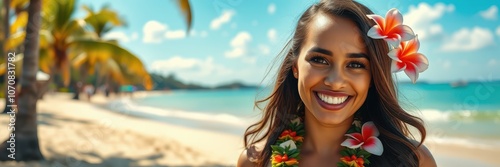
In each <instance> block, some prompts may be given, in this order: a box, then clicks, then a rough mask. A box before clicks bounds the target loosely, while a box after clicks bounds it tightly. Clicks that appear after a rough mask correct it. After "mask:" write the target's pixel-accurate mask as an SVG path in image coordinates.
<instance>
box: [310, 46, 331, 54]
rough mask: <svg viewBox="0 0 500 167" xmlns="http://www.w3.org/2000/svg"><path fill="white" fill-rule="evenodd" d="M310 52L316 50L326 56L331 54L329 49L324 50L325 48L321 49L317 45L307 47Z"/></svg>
mask: <svg viewBox="0 0 500 167" xmlns="http://www.w3.org/2000/svg"><path fill="white" fill-rule="evenodd" d="M310 52H318V53H322V54H325V55H328V56H333V54H332V51H329V50H326V49H323V48H320V47H317V46H316V47H313V48H311V49H309V53H310Z"/></svg>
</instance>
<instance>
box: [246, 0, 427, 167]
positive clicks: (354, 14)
mask: <svg viewBox="0 0 500 167" xmlns="http://www.w3.org/2000/svg"><path fill="white" fill-rule="evenodd" d="M318 13H323V14H327V15H332V16H339V17H344V18H348V19H350V20H352V21H353V22H354V23H355V24H356V25H357V27H358V28H359V31H360V32H361V33H360V34H361V37H362V40H363V41H364V43H365V44H366V50H367V52H368V56H369V60H370V66H371V75H372V84H373V85H372V86H371V88H370V89H369V91H368V97H367V98H366V100H365V102H364V104H363V105H362V106H361V108H360V109H359V110H358V111H357V112H356V114H357V115H358V116H359V117H361V119H362V120H364V121H368V120H370V121H373V122H374V123H375V125H376V126H377V128H378V129H379V131H380V136H379V138H380V140H381V141H382V143H383V144H384V154H383V155H382V156H371V157H370V158H369V160H370V161H371V163H370V166H412V167H413V166H418V164H419V163H418V160H419V159H418V156H417V155H418V154H417V152H416V150H417V148H418V147H419V146H420V145H421V143H422V142H423V141H424V139H425V136H426V131H425V128H424V126H423V122H422V120H421V119H420V118H418V117H415V116H412V115H410V114H408V113H407V112H406V111H405V110H404V109H403V108H401V106H400V105H399V102H398V98H397V92H396V85H395V82H394V81H393V78H392V77H393V76H392V73H391V69H390V67H391V59H390V58H389V56H387V53H388V52H389V47H388V45H387V43H386V42H385V41H384V40H380V39H371V38H369V37H368V36H367V35H366V32H368V30H369V29H370V27H372V26H373V25H374V24H375V23H374V22H373V21H372V20H370V19H369V18H367V17H366V15H367V14H373V12H372V11H371V10H370V9H368V8H367V7H366V6H364V5H362V4H360V3H358V2H356V1H352V0H325V1H321V2H319V3H317V4H314V5H312V6H311V7H309V8H308V9H307V10H306V11H305V12H304V13H303V14H302V16H301V17H300V19H299V20H298V23H297V26H296V28H295V32H294V34H293V37H292V39H291V40H290V41H289V42H288V43H287V45H286V46H285V48H284V49H283V50H282V53H284V54H281V55H282V56H284V58H283V61H282V63H281V65H280V67H279V69H278V74H277V76H276V80H275V81H274V82H275V83H274V88H273V90H272V92H271V94H270V95H269V96H268V97H266V98H264V99H262V100H258V101H256V102H255V105H256V106H257V107H258V106H259V104H263V103H265V107H264V108H263V109H262V110H263V114H262V119H261V120H260V121H258V122H257V123H255V124H252V125H251V126H250V127H248V128H247V130H246V132H245V135H244V145H245V147H249V146H250V145H253V144H255V143H258V142H262V141H265V140H266V139H267V141H266V144H265V147H264V148H263V149H262V151H261V152H260V154H259V155H258V157H257V165H258V166H268V165H269V161H270V160H269V159H270V156H271V148H270V145H272V144H273V143H275V141H276V139H277V138H278V136H279V135H280V134H281V132H282V131H283V130H284V128H285V127H287V126H288V124H289V120H290V119H291V118H292V117H293V116H294V115H297V114H298V115H299V116H303V112H304V105H303V102H302V100H301V99H300V97H299V93H298V87H297V80H296V79H295V78H294V76H293V72H292V66H293V65H294V64H295V62H296V60H297V58H298V56H299V53H300V49H301V47H302V45H303V42H304V40H305V39H306V35H307V34H306V32H307V28H308V24H309V23H310V22H311V21H312V20H313V18H314V17H315V16H316V15H317V14H318ZM407 125H411V126H413V127H415V128H416V129H417V130H418V131H419V133H420V134H421V138H420V144H419V145H418V146H415V145H414V144H412V142H411V141H410V139H409V137H410V135H411V133H410V131H409V129H408V126H407Z"/></svg>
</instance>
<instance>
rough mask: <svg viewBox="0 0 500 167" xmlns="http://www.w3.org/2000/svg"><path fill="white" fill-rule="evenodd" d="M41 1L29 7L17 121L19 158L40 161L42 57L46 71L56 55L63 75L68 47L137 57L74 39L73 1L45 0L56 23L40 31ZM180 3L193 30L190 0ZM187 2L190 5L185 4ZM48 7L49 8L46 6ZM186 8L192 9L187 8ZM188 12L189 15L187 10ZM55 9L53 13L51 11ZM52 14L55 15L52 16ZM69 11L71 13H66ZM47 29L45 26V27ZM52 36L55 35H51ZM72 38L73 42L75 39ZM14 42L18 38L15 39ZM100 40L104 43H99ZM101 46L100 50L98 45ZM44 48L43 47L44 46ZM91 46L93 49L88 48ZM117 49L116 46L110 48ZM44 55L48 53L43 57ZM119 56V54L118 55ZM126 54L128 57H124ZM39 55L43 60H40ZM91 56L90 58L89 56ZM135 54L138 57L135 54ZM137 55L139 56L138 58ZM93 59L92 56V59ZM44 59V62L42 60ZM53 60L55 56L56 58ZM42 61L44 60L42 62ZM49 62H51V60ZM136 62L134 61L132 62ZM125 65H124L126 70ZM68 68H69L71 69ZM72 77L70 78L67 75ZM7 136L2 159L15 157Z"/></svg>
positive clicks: (122, 60) (122, 59)
mask: <svg viewBox="0 0 500 167" xmlns="http://www.w3.org/2000/svg"><path fill="white" fill-rule="evenodd" d="M41 1H42V0H30V2H29V7H28V24H27V27H26V34H27V35H25V40H24V41H25V43H24V44H25V45H24V46H25V47H24V48H25V52H24V53H25V57H24V59H22V61H23V67H22V71H23V73H22V76H21V80H20V81H21V88H22V90H21V93H20V94H19V105H18V106H19V108H18V109H19V110H18V112H17V115H16V116H17V117H16V124H15V131H13V134H15V137H16V138H15V140H16V141H15V145H16V155H15V158H16V159H15V160H16V161H30V160H41V159H43V155H42V154H41V152H40V148H39V143H38V129H37V122H36V121H37V114H36V102H37V97H38V96H37V89H36V77H35V76H36V73H37V71H38V64H39V60H40V62H41V64H43V65H42V66H40V67H41V68H45V70H53V69H54V68H50V66H49V65H47V64H49V63H46V62H47V61H48V60H47V59H48V57H52V58H55V60H56V63H55V64H56V66H55V67H56V69H58V70H59V71H61V72H62V73H63V76H66V73H68V74H69V72H65V71H64V69H65V68H64V67H66V66H67V65H66V66H65V65H64V64H68V62H67V61H68V60H67V58H68V56H67V53H66V52H67V51H68V50H69V49H74V50H75V51H78V50H80V51H85V52H80V53H85V54H87V53H89V51H92V50H93V49H96V50H98V51H99V52H103V53H106V54H107V55H109V56H110V57H113V59H115V60H117V62H119V63H124V64H128V63H131V62H134V61H137V60H135V59H134V58H132V56H130V55H132V54H130V52H128V51H126V50H125V49H123V48H120V47H117V45H115V44H113V43H110V42H103V41H98V40H91V38H90V39H89V38H87V39H79V40H78V39H74V38H70V37H73V35H74V34H77V33H76V32H80V31H78V30H80V28H81V26H79V24H78V22H79V21H78V20H70V17H71V13H72V12H73V9H74V1H73V0H68V1H62V0H50V1H45V0H44V2H43V3H44V9H47V10H52V11H49V12H48V13H46V12H45V11H44V14H43V15H44V16H48V18H50V19H52V18H54V17H56V19H55V20H53V22H50V23H52V24H53V25H50V26H47V27H52V29H49V30H50V32H46V31H40V27H41V26H42V27H43V25H41V23H42V19H45V20H44V21H46V19H47V18H41V17H40V13H41V8H42V2H41ZM179 2H180V3H179V4H180V5H181V9H183V11H184V12H185V15H186V18H187V20H189V21H188V30H189V29H190V25H191V24H190V22H191V14H190V9H189V3H187V0H179ZM186 4H187V6H186ZM46 5H47V6H49V8H47V7H46ZM186 7H187V9H189V10H186ZM186 11H189V14H187V13H186ZM50 12H53V13H50ZM51 14H52V15H51ZM64 14H69V15H64ZM44 28H45V27H44ZM52 37H53V38H52ZM72 40H73V41H72ZM14 41H15V40H14ZM98 43H100V44H101V45H97V44H98ZM6 45H7V44H6ZM8 45H10V46H17V45H16V42H10V44H8ZM99 46H100V47H101V49H98V48H96V47H99ZM42 48H43V49H42ZM89 48H91V49H92V50H89ZM109 48H114V49H109ZM42 55H44V56H45V58H44V59H42ZM118 55H119V56H118ZM123 55H125V56H123ZM39 56H40V59H39ZM90 57H91V56H89V57H87V58H90ZM134 57H135V56H134ZM135 58H137V57H135ZM90 59H91V58H90ZM42 60H43V61H42ZM53 60H54V59H53ZM42 62H43V63H42ZM49 62H50V61H49ZM131 64H134V63H131ZM139 66H142V64H138V63H135V64H134V66H133V67H132V68H130V69H128V68H127V69H128V70H129V72H128V73H134V72H136V73H141V70H144V68H138V67H139ZM123 69H124V68H122V70H123ZM68 71H69V70H68ZM51 78H52V77H51ZM68 78H69V77H68ZM8 140H9V139H7V140H6V141H5V142H2V143H1V144H0V160H12V159H10V158H8V157H9V156H8V155H9V154H10V152H9V150H7V148H8V147H9V145H8V144H7V141H8Z"/></svg>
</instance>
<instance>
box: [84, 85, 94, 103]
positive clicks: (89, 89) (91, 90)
mask: <svg viewBox="0 0 500 167" xmlns="http://www.w3.org/2000/svg"><path fill="white" fill-rule="evenodd" d="M84 92H85V94H87V100H88V101H90V97H91V96H92V95H93V94H94V86H92V85H85V88H84Z"/></svg>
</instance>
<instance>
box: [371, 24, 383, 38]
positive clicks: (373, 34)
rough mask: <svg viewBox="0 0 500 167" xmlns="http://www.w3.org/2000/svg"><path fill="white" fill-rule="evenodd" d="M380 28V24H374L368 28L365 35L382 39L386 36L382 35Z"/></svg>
mask: <svg viewBox="0 0 500 167" xmlns="http://www.w3.org/2000/svg"><path fill="white" fill-rule="evenodd" d="M381 31H382V30H381V29H380V26H378V25H374V26H373V27H372V28H370V30H368V33H367V35H368V36H369V37H371V38H373V39H383V38H386V37H387V36H385V35H382V34H381V33H380V32H381Z"/></svg>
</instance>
